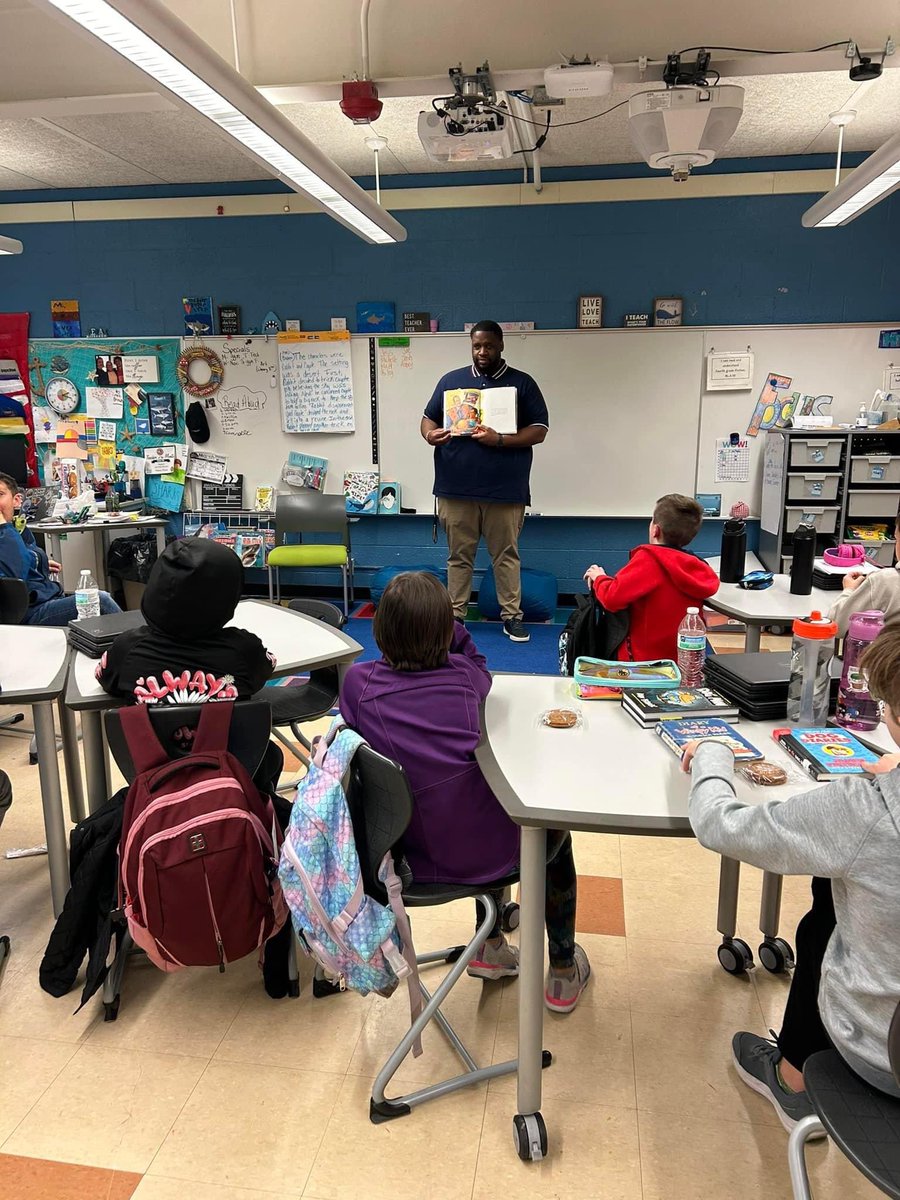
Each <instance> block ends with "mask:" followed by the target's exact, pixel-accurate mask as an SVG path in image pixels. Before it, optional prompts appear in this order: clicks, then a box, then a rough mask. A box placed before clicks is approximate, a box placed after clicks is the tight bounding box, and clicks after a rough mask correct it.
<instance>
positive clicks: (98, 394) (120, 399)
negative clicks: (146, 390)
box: [84, 387, 125, 421]
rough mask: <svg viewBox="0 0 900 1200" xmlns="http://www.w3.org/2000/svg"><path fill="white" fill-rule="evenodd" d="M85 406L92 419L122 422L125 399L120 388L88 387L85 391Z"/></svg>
mask: <svg viewBox="0 0 900 1200" xmlns="http://www.w3.org/2000/svg"><path fill="white" fill-rule="evenodd" d="M84 399H85V405H86V407H87V411H88V415H89V416H91V417H103V418H104V419H106V420H112V421H121V420H122V409H123V407H124V404H125V397H124V394H123V392H122V389H121V388H119V387H113V388H108V387H88V388H85V389H84Z"/></svg>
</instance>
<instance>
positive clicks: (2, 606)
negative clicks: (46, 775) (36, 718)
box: [0, 579, 37, 761]
mask: <svg viewBox="0 0 900 1200" xmlns="http://www.w3.org/2000/svg"><path fill="white" fill-rule="evenodd" d="M27 611H28V586H27V584H26V583H25V582H24V580H22V579H0V625H21V623H22V618H23V617H24V616H25V614H26V612H27ZM2 702H3V701H2V694H0V703H2ZM24 720H25V714H24V713H21V712H17V713H13V714H12V716H10V717H2V718H0V733H2V734H5V735H6V736H8V737H26V738H29V739H31V740H33V738H34V730H33V729H17V728H16V726H17V725H19V724H20V722H22V721H24ZM35 761H37V759H36V756H35Z"/></svg>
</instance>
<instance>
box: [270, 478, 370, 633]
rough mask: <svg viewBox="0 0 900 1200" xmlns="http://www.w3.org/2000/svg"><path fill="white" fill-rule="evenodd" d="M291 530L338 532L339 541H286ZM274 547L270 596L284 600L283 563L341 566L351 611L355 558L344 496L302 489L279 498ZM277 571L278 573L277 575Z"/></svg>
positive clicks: (347, 610) (346, 606) (346, 609)
mask: <svg viewBox="0 0 900 1200" xmlns="http://www.w3.org/2000/svg"><path fill="white" fill-rule="evenodd" d="M287 533H299V534H301V535H306V534H318V533H338V534H340V535H341V540H340V541H339V542H301V543H300V544H299V545H297V544H291V545H285V543H284V536H285V534H287ZM275 541H276V543H277V545H276V546H275V548H274V550H270V551H269V556H268V558H267V560H266V566H267V567H268V570H269V600H274V601H276V602H279V603H280V601H281V581H280V577H279V570H280V568H281V567H303V568H310V567H340V570H341V578H342V580H343V584H344V615H345V616H349V614H350V601H351V600H352V598H353V558H352V557H351V554H350V525H349V523H348V521H347V510H346V506H345V502H344V497H343V496H323V495H322V494H321V492H312V491H308V492H298V493H297V495H293V496H278V497H277V498H276V500H275ZM273 571H274V575H273Z"/></svg>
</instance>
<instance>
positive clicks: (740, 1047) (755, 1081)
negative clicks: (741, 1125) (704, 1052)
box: [731, 1033, 825, 1137]
mask: <svg viewBox="0 0 900 1200" xmlns="http://www.w3.org/2000/svg"><path fill="white" fill-rule="evenodd" d="M731 1053H732V1057H733V1058H734V1065H735V1069H736V1070H737V1073H738V1075H740V1077H741V1079H743V1081H744V1083H746V1085H747V1087H749V1088H752V1089H753V1090H754V1092H758V1093H759V1095H760V1096H765V1098H766V1099H767V1100H768V1101H769V1103H770V1104H771V1105H772V1107H773V1108H774V1109H775V1111H776V1113H778V1119H779V1121H780V1122H781V1123H782V1125H783V1126H784V1127H785V1129H786V1130H787V1131H788V1133H790V1132H791V1130H792V1129H793V1128H794V1126H795V1125H796V1124H797V1122H798V1121H802V1120H803V1118H804V1117H808V1116H811V1115H813V1114H814V1112H815V1109H814V1108H813V1106H812V1104H811V1103H810V1100H809V1097H808V1096H807V1095H806V1093H805V1092H787V1091H785V1089H784V1088H783V1087H782V1085H781V1081H780V1079H779V1077H778V1071H777V1069H776V1068H777V1066H778V1064H779V1063H780V1062H781V1058H782V1054H781V1051H780V1050H779V1049H778V1047H777V1046H776V1045H775V1043H774V1042H770V1041H769V1040H768V1039H767V1038H764V1037H759V1036H758V1035H757V1034H755V1033H736V1034H735V1035H734V1037H733V1038H732V1040H731ZM824 1136H825V1134H824V1133H821V1134H814V1135H813V1137H824Z"/></svg>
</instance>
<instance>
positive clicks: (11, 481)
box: [0, 471, 22, 496]
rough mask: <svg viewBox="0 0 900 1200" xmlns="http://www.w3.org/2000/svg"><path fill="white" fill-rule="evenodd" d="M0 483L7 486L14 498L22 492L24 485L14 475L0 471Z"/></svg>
mask: <svg viewBox="0 0 900 1200" xmlns="http://www.w3.org/2000/svg"><path fill="white" fill-rule="evenodd" d="M0 483H3V484H5V485H6V487H7V488H9V490H10V491H11V492H12V494H13V495H14V496H16V495H18V493H19V492H21V491H22V485H21V484H20V483H19V481H18V479H15V478H14V477H13V476H12V475H7V473H6V472H5V471H0Z"/></svg>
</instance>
